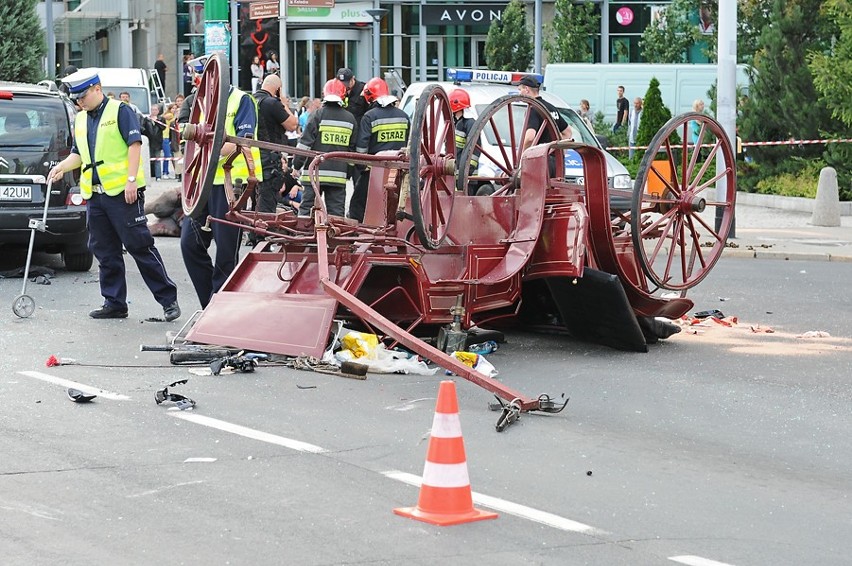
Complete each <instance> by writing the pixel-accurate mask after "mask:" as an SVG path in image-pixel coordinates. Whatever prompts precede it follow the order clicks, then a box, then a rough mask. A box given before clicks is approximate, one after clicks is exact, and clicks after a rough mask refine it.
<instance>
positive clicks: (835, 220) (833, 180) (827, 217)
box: [811, 167, 840, 226]
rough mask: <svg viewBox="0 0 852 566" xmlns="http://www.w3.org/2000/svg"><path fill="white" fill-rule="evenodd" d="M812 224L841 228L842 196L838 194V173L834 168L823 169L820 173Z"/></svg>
mask: <svg viewBox="0 0 852 566" xmlns="http://www.w3.org/2000/svg"><path fill="white" fill-rule="evenodd" d="M811 224H812V225H814V226H840V196H839V194H838V192H837V171H835V170H834V168H833V167H823V168H822V171H820V172H819V184H818V185H817V194H816V201H814V212H813V215H811Z"/></svg>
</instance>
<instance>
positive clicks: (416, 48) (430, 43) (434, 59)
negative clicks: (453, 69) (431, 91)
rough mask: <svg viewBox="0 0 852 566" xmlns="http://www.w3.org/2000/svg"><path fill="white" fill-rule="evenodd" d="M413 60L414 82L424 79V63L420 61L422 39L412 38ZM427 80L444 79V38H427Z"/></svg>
mask: <svg viewBox="0 0 852 566" xmlns="http://www.w3.org/2000/svg"><path fill="white" fill-rule="evenodd" d="M411 60H412V61H414V65H413V67H414V73H413V75H414V76H413V77H412V79H411V80H412V82H414V81H422V80H423V78H422V77H423V71H422V69H423V65H421V63H420V39H419V38H412V41H411ZM425 67H426V80H427V81H443V80H446V79H445V77H444V40H443V38H439V39H427V40H426V65H425Z"/></svg>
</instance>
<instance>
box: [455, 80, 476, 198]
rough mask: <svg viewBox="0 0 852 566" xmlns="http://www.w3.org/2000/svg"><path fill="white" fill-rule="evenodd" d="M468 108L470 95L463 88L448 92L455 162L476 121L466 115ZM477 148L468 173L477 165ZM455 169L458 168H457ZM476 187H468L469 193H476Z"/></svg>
mask: <svg viewBox="0 0 852 566" xmlns="http://www.w3.org/2000/svg"><path fill="white" fill-rule="evenodd" d="M466 108H470V95H469V94H468V93H467V91H466V90H464V89H463V88H457V89H454V90H453V91H452V92H451V93H450V110H451V111H452V113H453V129H454V130H455V132H456V163H460V160H461V154H462V151H463V150H464V146H465V145H467V138H468V134H470V131H471V130H472V129H473V124H474V123H475V122H476V120H474V119H473V118H470V117H466V116H465V115H464V111H465V109H466ZM480 153H481V152H480V151H479V150H476V151H474V153H473V156H472V157H471V160H470V163H469V164H468V174H469V175H473V174H474V173H475V172H476V169H477V167H478V166H479V154H480ZM457 169H460V167H459V168H457ZM476 189H477V187H475V186H470V187H468V192H469V194H471V195H473V194H476Z"/></svg>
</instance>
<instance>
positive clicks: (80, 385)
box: [18, 371, 130, 401]
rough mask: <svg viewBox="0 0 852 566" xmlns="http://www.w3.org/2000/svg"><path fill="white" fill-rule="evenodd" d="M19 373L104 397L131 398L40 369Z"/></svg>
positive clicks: (114, 398) (124, 399)
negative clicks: (55, 375)
mask: <svg viewBox="0 0 852 566" xmlns="http://www.w3.org/2000/svg"><path fill="white" fill-rule="evenodd" d="M18 373H19V374H21V375H25V376H27V377H32V378H35V379H40V380H42V381H46V382H48V383H53V384H55V385H61V386H62V387H73V388H74V389H79V390H80V391H82V392H83V393H90V394H93V395H97V396H98V397H103V398H104V399H112V400H114V401H127V400H129V399H130V397H128V396H127V395H121V394H120V393H113V392H111V391H106V390H104V389H100V388H98V387H94V386H92V385H86V384H85V383H77V382H76V381H71V380H70V379H62V378H61V377H54V376H52V375H49V374H46V373H41V372H40V371H19V372H18Z"/></svg>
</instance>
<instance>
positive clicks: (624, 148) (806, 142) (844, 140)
mask: <svg viewBox="0 0 852 566" xmlns="http://www.w3.org/2000/svg"><path fill="white" fill-rule="evenodd" d="M849 142H852V138H838V139H826V140H785V141H767V142H745V141H744V142H740V146H742V147H755V146H767V145H815V144H821V143H849ZM702 145H703V147H713V145H714V144H708V143H705V144H702ZM672 147H673V148H677V147H679V146H677V145H676V146H672ZM694 147H695V145H694V144H689V145H687V148H689V149H693V148H694ZM606 149H607V151H627V150H629V149H634V150H635V149H648V146H647V145H634V146H633V147H630V146H618V147H608V148H606Z"/></svg>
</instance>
